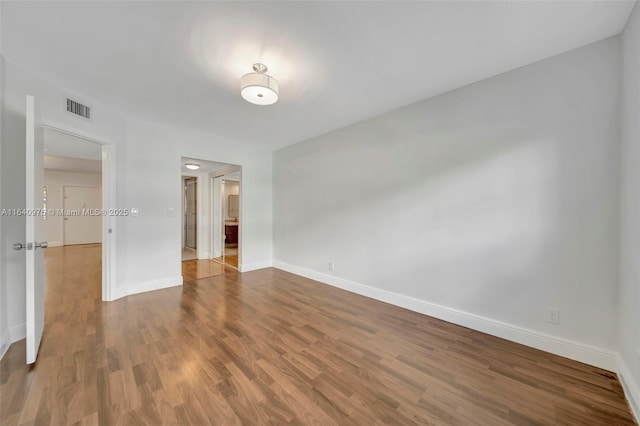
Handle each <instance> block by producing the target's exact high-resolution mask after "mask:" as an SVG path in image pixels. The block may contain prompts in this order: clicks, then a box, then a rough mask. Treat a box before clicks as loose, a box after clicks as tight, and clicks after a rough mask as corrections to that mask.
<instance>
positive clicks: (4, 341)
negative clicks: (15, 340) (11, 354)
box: [0, 328, 12, 360]
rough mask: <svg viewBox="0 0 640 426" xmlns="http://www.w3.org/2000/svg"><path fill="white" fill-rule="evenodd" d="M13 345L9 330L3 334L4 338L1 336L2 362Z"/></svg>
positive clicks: (0, 351)
mask: <svg viewBox="0 0 640 426" xmlns="http://www.w3.org/2000/svg"><path fill="white" fill-rule="evenodd" d="M11 343H12V342H11V333H10V332H9V329H8V328H7V329H6V330H5V331H4V333H2V336H0V360H1V359H2V357H4V354H6V353H7V350H9V346H11Z"/></svg>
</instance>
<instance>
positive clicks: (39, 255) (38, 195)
mask: <svg viewBox="0 0 640 426" xmlns="http://www.w3.org/2000/svg"><path fill="white" fill-rule="evenodd" d="M26 117H27V120H26V121H27V137H26V144H27V146H26V157H27V161H26V213H27V214H26V222H27V226H26V239H25V241H26V244H24V246H23V248H24V249H25V251H26V255H27V262H26V264H27V273H26V286H27V292H26V293H27V298H26V299H27V300H26V302H27V364H33V363H34V362H36V358H37V356H38V348H39V347H40V340H41V339H42V331H43V330H44V294H45V270H44V255H43V252H42V250H39V249H44V248H46V247H47V243H46V242H43V241H42V240H43V239H44V216H43V214H42V213H43V211H42V208H43V199H42V189H43V182H44V168H43V156H44V151H43V144H42V132H41V131H37V130H36V109H35V99H34V97H33V96H27V110H26Z"/></svg>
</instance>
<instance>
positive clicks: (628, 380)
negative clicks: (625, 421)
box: [617, 356, 640, 421]
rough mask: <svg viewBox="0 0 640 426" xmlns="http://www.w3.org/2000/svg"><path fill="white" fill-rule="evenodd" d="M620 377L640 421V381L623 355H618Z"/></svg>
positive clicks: (630, 403)
mask: <svg viewBox="0 0 640 426" xmlns="http://www.w3.org/2000/svg"><path fill="white" fill-rule="evenodd" d="M617 361H618V377H619V378H620V383H622V388H623V389H624V393H625V396H626V397H627V401H629V406H630V407H631V411H632V412H633V414H634V415H635V416H636V421H640V383H639V382H638V379H637V378H635V377H633V374H631V370H630V369H629V368H628V367H627V365H626V364H625V362H624V359H622V357H620V356H618V359H617Z"/></svg>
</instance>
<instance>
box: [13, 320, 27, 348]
mask: <svg viewBox="0 0 640 426" xmlns="http://www.w3.org/2000/svg"><path fill="white" fill-rule="evenodd" d="M9 337H10V340H11V343H14V342H17V341H18V340H22V339H24V338H26V337H27V323H26V322H23V323H22V324H18V325H14V326H13V327H9Z"/></svg>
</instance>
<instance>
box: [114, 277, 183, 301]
mask: <svg viewBox="0 0 640 426" xmlns="http://www.w3.org/2000/svg"><path fill="white" fill-rule="evenodd" d="M182 282H183V281H182V276H181V275H180V276H177V277H172V278H164V279H161V280H153V281H146V282H143V283H139V284H136V285H133V286H129V287H128V288H127V295H128V296H132V295H134V294H139V293H146V292H148V291H154V290H162V289H163V288H168V287H176V286H180V285H182Z"/></svg>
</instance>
